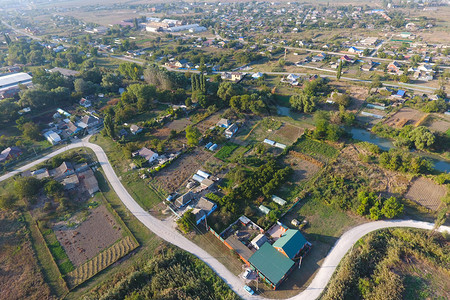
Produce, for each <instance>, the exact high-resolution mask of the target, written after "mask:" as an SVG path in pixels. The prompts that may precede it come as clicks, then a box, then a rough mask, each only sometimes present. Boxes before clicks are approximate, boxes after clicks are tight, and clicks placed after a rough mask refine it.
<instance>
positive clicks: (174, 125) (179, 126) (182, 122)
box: [167, 118, 192, 132]
mask: <svg viewBox="0 0 450 300" xmlns="http://www.w3.org/2000/svg"><path fill="white" fill-rule="evenodd" d="M191 124H192V122H191V121H189V119H186V118H183V119H178V120H174V121H172V122H170V123H169V124H167V127H168V128H169V129H170V130H176V131H177V132H178V131H183V130H184V129H185V128H186V126H188V125H191Z"/></svg>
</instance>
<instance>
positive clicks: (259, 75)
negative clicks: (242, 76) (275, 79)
mask: <svg viewBox="0 0 450 300" xmlns="http://www.w3.org/2000/svg"><path fill="white" fill-rule="evenodd" d="M263 76H264V74H263V73H261V72H257V73H254V74H253V75H252V78H255V79H258V78H261V77H263Z"/></svg>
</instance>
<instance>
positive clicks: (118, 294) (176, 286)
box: [86, 247, 238, 300]
mask: <svg viewBox="0 0 450 300" xmlns="http://www.w3.org/2000/svg"><path fill="white" fill-rule="evenodd" d="M86 299H111V300H112V299H118V300H119V299H224V300H225V299H227V300H228V299H238V297H237V296H236V295H235V294H234V293H233V291H232V290H231V289H230V288H229V287H228V286H227V285H226V284H225V283H224V282H223V281H222V280H221V279H220V278H219V277H218V276H217V275H216V274H215V273H214V272H213V271H212V270H211V269H210V268H209V267H208V266H206V265H205V263H203V262H202V261H200V260H199V259H198V258H196V257H194V256H193V255H191V254H188V253H187V252H184V251H181V250H178V249H175V248H174V247H163V248H161V249H160V250H159V251H158V252H157V253H155V255H154V256H153V257H152V258H151V259H150V260H148V261H146V262H142V263H140V264H136V265H135V267H134V268H131V269H129V270H128V271H127V272H123V273H119V274H117V275H116V276H114V277H113V278H112V279H111V280H109V281H107V282H106V283H104V284H102V285H100V286H97V287H96V288H94V289H93V290H92V292H91V293H89V294H88V295H86Z"/></svg>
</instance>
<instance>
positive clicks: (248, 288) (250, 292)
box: [244, 285, 255, 295]
mask: <svg viewBox="0 0 450 300" xmlns="http://www.w3.org/2000/svg"><path fill="white" fill-rule="evenodd" d="M244 290H245V291H246V292H247V293H249V294H250V295H253V294H254V293H255V291H253V290H252V288H251V287H249V286H248V285H244Z"/></svg>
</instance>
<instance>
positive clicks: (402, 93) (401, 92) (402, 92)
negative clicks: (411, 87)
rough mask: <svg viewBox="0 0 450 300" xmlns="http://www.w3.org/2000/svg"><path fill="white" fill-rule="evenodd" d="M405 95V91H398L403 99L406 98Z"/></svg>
mask: <svg viewBox="0 0 450 300" xmlns="http://www.w3.org/2000/svg"><path fill="white" fill-rule="evenodd" d="M405 93H406V92H405V91H404V90H398V92H397V95H398V96H402V97H403V96H405Z"/></svg>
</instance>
